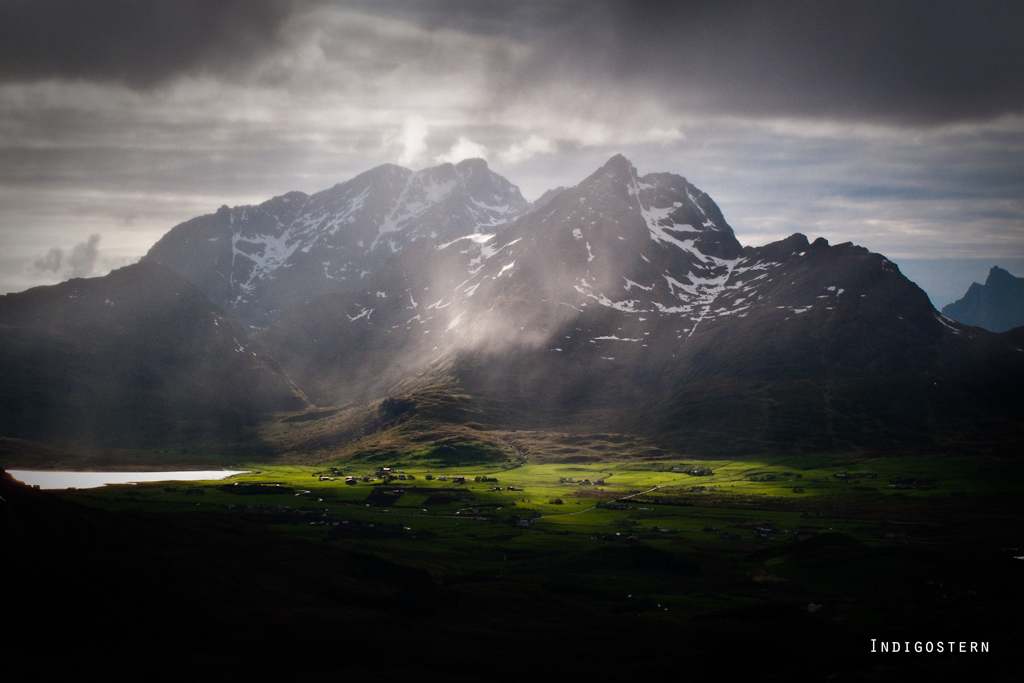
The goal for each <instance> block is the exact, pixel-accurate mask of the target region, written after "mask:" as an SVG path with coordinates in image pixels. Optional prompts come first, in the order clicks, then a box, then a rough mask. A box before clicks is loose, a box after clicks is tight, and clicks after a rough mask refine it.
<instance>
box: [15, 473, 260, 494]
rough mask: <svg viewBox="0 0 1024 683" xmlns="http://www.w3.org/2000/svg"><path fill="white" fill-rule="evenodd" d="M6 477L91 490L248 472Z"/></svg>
mask: <svg viewBox="0 0 1024 683" xmlns="http://www.w3.org/2000/svg"><path fill="white" fill-rule="evenodd" d="M7 472H8V474H10V475H11V476H12V477H14V478H15V479H17V480H18V481H21V482H24V483H26V484H28V485H29V486H39V488H41V489H68V488H76V489H94V488H97V487H100V486H106V485H107V484H137V483H140V482H147V481H211V480H218V479H227V478H228V477H233V476H234V475H236V474H246V473H247V472H248V470H207V471H202V472H200V471H193V472H33V471H29V470H8V471H7Z"/></svg>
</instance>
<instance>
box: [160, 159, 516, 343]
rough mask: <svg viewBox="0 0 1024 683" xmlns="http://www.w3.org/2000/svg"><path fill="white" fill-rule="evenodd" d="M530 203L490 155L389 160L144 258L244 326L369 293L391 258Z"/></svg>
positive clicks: (164, 243) (232, 215)
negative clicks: (420, 165)
mask: <svg viewBox="0 0 1024 683" xmlns="http://www.w3.org/2000/svg"><path fill="white" fill-rule="evenodd" d="M529 208H530V204H529V203H528V202H527V201H526V200H525V199H523V197H522V195H521V194H520V193H519V188H517V187H516V186H514V185H512V184H511V183H509V182H508V181H507V180H505V179H504V178H502V177H501V176H500V175H498V174H496V173H494V172H493V171H491V170H490V169H488V167H487V162H485V161H484V160H483V159H467V160H465V161H461V162H459V163H458V164H455V165H452V164H442V165H440V166H436V167H433V168H427V169H424V170H422V171H417V172H413V171H410V170H409V169H407V168H402V167H400V166H395V165H393V164H385V165H383V166H378V167H377V168H374V169H372V170H370V171H367V172H366V173H362V174H360V175H358V176H356V177H355V178H353V179H352V180H349V181H347V182H344V183H341V184H339V185H335V186H334V187H332V188H331V189H329V190H324V191H323V192H318V193H316V194H314V195H306V194H304V193H302V192H290V193H288V194H286V195H283V196H280V197H275V198H273V199H271V200H269V201H266V202H264V203H263V204H260V205H259V206H240V207H235V208H233V209H229V208H228V207H227V206H223V207H221V208H220V210H218V211H217V213H215V214H211V215H206V216H201V217H199V218H194V219H192V220H190V221H187V222H185V223H182V224H181V225H178V226H176V227H175V228H173V229H172V230H171V231H170V232H168V233H167V234H166V235H164V237H163V238H162V239H160V241H159V242H157V243H156V244H155V245H154V246H153V248H152V249H150V251H149V253H148V254H147V255H146V256H145V258H144V260H146V261H157V262H160V263H163V264H165V265H167V266H169V267H170V268H172V269H173V270H175V271H176V272H178V273H179V274H181V275H182V276H183V277H185V278H186V279H187V280H189V281H191V282H193V283H194V284H196V285H197V286H198V287H199V288H200V289H201V290H202V291H203V293H204V294H206V296H207V297H209V298H210V300H211V301H213V302H214V303H216V304H218V305H219V306H221V307H222V308H224V309H225V310H226V311H227V312H228V313H229V314H230V315H232V316H233V317H235V318H236V319H237V320H239V321H241V322H242V323H243V324H244V325H245V326H246V327H247V328H250V327H264V326H266V325H268V324H270V323H272V322H273V321H274V320H276V318H277V316H278V314H279V313H280V311H281V310H282V309H283V308H285V307H286V306H288V305H290V304H292V303H295V302H297V301H305V300H307V299H309V298H311V297H313V296H316V295H319V294H325V293H329V292H339V291H351V290H358V289H362V288H363V287H364V286H365V285H366V283H367V277H368V276H369V275H371V274H373V273H374V272H376V270H377V269H378V268H380V266H381V265H382V264H383V263H384V261H385V260H386V259H387V257H388V256H390V255H391V254H393V253H396V252H399V251H401V250H403V249H405V248H406V247H408V246H409V245H411V244H413V243H416V242H418V241H421V240H425V239H431V240H433V239H438V240H451V239H455V238H456V237H462V236H464V235H467V234H472V233H478V232H481V231H484V230H488V231H493V230H495V229H496V228H497V227H499V226H501V225H503V224H505V223H507V222H509V221H511V220H513V219H515V218H517V217H519V216H520V215H522V214H523V213H525V212H526V211H527V210H529Z"/></svg>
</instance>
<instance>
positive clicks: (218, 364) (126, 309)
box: [0, 263, 306, 448]
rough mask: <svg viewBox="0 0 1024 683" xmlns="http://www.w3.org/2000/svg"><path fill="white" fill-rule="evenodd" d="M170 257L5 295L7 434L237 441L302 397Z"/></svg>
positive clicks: (0, 338) (83, 442) (0, 311)
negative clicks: (168, 264) (246, 430)
mask: <svg viewBox="0 0 1024 683" xmlns="http://www.w3.org/2000/svg"><path fill="white" fill-rule="evenodd" d="M254 349H255V347H253V346H252V345H251V343H250V342H249V341H248V340H247V339H246V337H245V334H244V332H243V331H242V330H241V327H240V326H239V325H238V323H236V322H235V321H233V320H231V319H230V318H228V317H227V316H226V315H224V313H223V311H221V310H220V309H219V308H217V307H216V306H214V305H212V304H211V303H210V302H209V301H208V300H207V299H206V297H204V296H203V295H202V293H201V292H200V291H199V290H198V289H197V288H196V287H195V286H194V285H192V284H191V283H189V282H187V281H186V280H184V279H183V278H181V277H180V276H179V275H177V274H176V273H174V272H173V271H171V270H170V269H169V268H167V267H165V266H161V265H159V264H156V263H140V264H137V265H133V266H128V267H126V268H122V269H120V270H116V271H114V272H112V273H111V274H110V275H107V276H105V277H101V278H92V279H85V280H82V279H76V280H71V281H68V282H65V283H62V284H59V285H54V286H52V287H37V288H35V289H30V290H28V291H26V292H22V293H18V294H8V295H6V296H3V297H0V375H2V376H3V378H4V379H3V384H2V385H0V434H2V435H3V436H8V437H15V438H20V439H29V440H33V441H41V442H48V443H52V444H58V445H63V446H68V447H74V448H92V447H121V448H126V447H138V446H167V445H173V444H178V443H182V442H196V441H199V442H203V441H209V442H215V443H216V442H224V441H225V440H227V441H233V440H234V439H236V438H237V436H238V433H239V431H240V430H241V429H242V428H244V427H245V426H247V425H251V424H253V423H255V422H256V421H258V420H259V419H261V418H264V417H266V416H268V415H270V414H272V413H274V412H276V411H280V410H295V409H300V408H302V407H303V406H305V405H306V402H305V399H304V398H303V397H302V395H301V393H300V392H297V391H296V390H295V388H294V387H293V386H292V385H291V384H290V383H289V382H288V380H287V379H286V378H285V377H284V376H283V375H282V374H281V373H280V372H279V371H278V370H277V369H276V365H275V364H274V362H273V361H272V360H270V359H269V358H266V357H265V356H261V355H258V353H257V351H256V350H254Z"/></svg>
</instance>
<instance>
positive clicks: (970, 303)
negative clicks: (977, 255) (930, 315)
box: [942, 266, 1024, 332]
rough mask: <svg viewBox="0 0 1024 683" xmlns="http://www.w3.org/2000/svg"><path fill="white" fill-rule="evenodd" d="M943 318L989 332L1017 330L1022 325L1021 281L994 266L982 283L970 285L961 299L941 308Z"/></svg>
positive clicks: (1023, 295) (1023, 281)
mask: <svg viewBox="0 0 1024 683" xmlns="http://www.w3.org/2000/svg"><path fill="white" fill-rule="evenodd" d="M942 315H944V316H946V317H947V318H952V319H953V320H956V321H959V322H962V323H964V324H965V325H974V326H975V327H982V328H984V329H986V330H989V331H990V332H1005V331H1007V330H1010V329H1013V328H1014V327H1020V326H1021V325H1024V278H1019V277H1014V276H1013V275H1011V274H1010V273H1008V272H1007V271H1005V270H1003V269H1002V268H1000V267H998V266H993V267H992V270H990V271H989V272H988V279H987V280H985V284H983V285H979V284H978V283H977V282H975V283H973V284H972V285H971V286H970V287H969V288H968V289H967V293H966V294H964V297H963V298H962V299H960V300H959V301H956V302H954V303H951V304H949V305H948V306H945V307H944V308H943V309H942Z"/></svg>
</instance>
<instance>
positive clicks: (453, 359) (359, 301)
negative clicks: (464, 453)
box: [259, 157, 1024, 455]
mask: <svg viewBox="0 0 1024 683" xmlns="http://www.w3.org/2000/svg"><path fill="white" fill-rule="evenodd" d="M259 338H260V339H261V340H262V341H263V342H265V343H266V344H267V345H268V347H269V348H270V349H271V350H272V353H273V354H274V355H275V357H277V358H278V359H279V360H280V361H281V362H282V364H283V365H284V367H285V368H286V369H287V371H288V373H289V375H290V376H291V377H292V378H293V379H294V380H295V381H296V382H297V383H298V384H299V385H300V386H302V388H303V389H304V390H305V391H306V392H307V393H308V394H309V395H310V397H311V398H313V400H315V401H317V402H319V403H321V404H325V405H330V404H338V403H344V402H347V401H363V400H368V399H374V398H382V397H384V396H387V395H396V396H397V395H403V396H405V398H406V400H407V401H409V402H410V403H408V406H409V408H408V413H409V414H410V415H411V414H413V413H414V412H415V405H416V401H417V395H418V394H417V388H418V387H427V386H431V387H432V388H431V390H430V391H434V388H433V385H437V384H438V383H440V384H441V385H447V386H450V387H452V390H453V391H458V392H461V393H463V394H465V395H466V396H468V397H469V399H470V400H471V401H473V402H475V408H474V410H472V411H470V412H471V413H472V417H471V419H472V420H473V421H475V422H477V423H480V424H482V425H483V426H484V427H487V428H491V429H536V428H552V429H560V430H564V431H577V432H581V431H582V432H586V431H590V432H593V431H606V430H612V431H620V432H628V433H634V434H642V435H644V436H646V437H648V438H651V439H654V440H656V441H658V442H660V443H662V444H663V445H664V446H665V447H667V448H669V449H672V450H674V451H676V452H683V453H686V452H692V453H723V454H735V455H739V454H750V453H763V452H777V451H780V450H781V451H794V450H795V451H818V452H820V451H833V450H848V449H861V448H866V449H871V450H873V451H882V452H884V451H889V450H894V449H909V450H910V451H912V452H914V451H916V452H925V451H927V452H948V451H957V450H962V449H966V450H969V451H974V452H986V453H993V452H1007V451H1009V450H1011V449H1012V448H1013V447H1014V445H1015V444H1016V443H1019V439H1020V437H1021V435H1022V431H1021V427H1022V424H1021V416H1022V415H1024V400H1022V397H1021V394H1020V392H1019V391H1018V387H1019V386H1020V382H1021V381H1022V380H1024V353H1021V352H1020V351H1019V350H1018V348H1017V346H1015V345H1014V344H1013V342H1012V340H1011V339H1010V338H1009V337H1001V336H999V335H993V334H989V333H987V332H985V331H984V330H978V329H976V328H969V327H965V326H961V325H958V324H956V323H954V322H952V321H950V320H948V319H945V318H943V317H942V316H941V315H940V314H939V313H938V312H937V311H935V309H934V308H933V307H932V306H931V304H930V302H929V300H928V297H927V296H926V295H925V293H924V292H923V291H921V290H920V289H919V288H918V287H917V286H916V285H914V284H913V283H912V282H910V281H909V280H907V279H906V278H905V277H904V276H903V275H902V274H901V273H900V272H899V268H898V267H897V266H896V265H895V264H893V263H892V262H890V261H889V260H888V259H886V258H885V257H884V256H881V255H879V254H873V253H870V252H868V251H867V250H866V249H863V248H860V247H856V246H853V245H851V244H841V245H836V246H830V245H829V244H828V243H827V242H826V241H825V240H823V239H819V240H816V241H815V242H814V243H808V240H807V239H806V238H805V237H804V236H802V235H794V236H792V237H790V238H788V239H786V240H783V241H781V242H777V243H774V244H770V245H766V246H763V247H757V248H749V247H748V248H744V247H741V245H740V244H739V243H738V242H737V241H736V238H735V237H734V235H733V233H732V229H731V228H730V227H729V225H728V224H727V223H726V222H725V219H724V218H723V216H722V214H721V212H720V211H719V209H718V207H717V206H716V205H715V204H714V202H713V201H712V200H711V199H710V198H709V197H708V196H707V195H706V194H704V193H702V192H701V191H700V190H698V189H697V188H695V187H693V186H692V185H691V184H690V183H688V182H687V181H686V180H685V179H684V178H681V177H679V176H675V175H672V174H651V175H648V176H643V177H640V176H638V175H637V173H636V170H635V169H634V168H633V167H632V165H630V164H629V162H628V161H626V160H625V159H624V158H622V157H616V158H613V159H612V160H611V161H609V162H608V164H606V165H605V166H604V167H603V168H601V169H599V170H598V171H597V172H596V173H594V174H593V175H592V176H591V177H589V178H587V179H586V180H585V181H584V182H583V183H581V184H580V185H578V186H577V187H575V188H571V189H568V190H565V191H563V192H561V193H560V194H558V195H557V196H556V197H554V199H552V200H551V201H550V202H549V203H548V204H546V205H545V206H543V207H541V208H540V209H538V210H536V211H534V212H531V213H529V214H527V215H525V216H523V217H522V218H520V219H519V220H517V221H516V222H515V223H513V224H512V225H511V226H509V227H507V228H505V229H503V230H502V231H501V232H500V233H499V234H497V235H471V236H469V237H467V238H464V239H461V240H455V241H449V242H446V243H443V244H426V243H423V244H419V245H416V246H415V247H414V248H409V249H407V250H405V251H404V252H402V253H401V254H397V255H396V256H395V257H394V258H393V259H392V260H390V261H389V262H388V263H387V264H386V265H385V266H384V267H383V268H382V269H381V270H380V271H378V272H377V273H376V274H375V275H374V276H373V277H372V278H371V279H370V282H369V284H368V287H367V288H366V289H364V290H363V291H361V292H357V293H348V294H338V295H333V296H330V297H323V298H319V299H315V300H313V301H310V302H308V303H306V304H301V305H298V306H296V307H293V308H292V309H290V310H289V311H287V312H286V313H285V314H284V315H283V316H282V317H281V319H280V321H279V322H278V323H277V324H276V325H274V326H272V327H271V328H268V329H267V330H265V331H263V332H261V333H260V335H259ZM464 414H465V411H464ZM453 419H459V418H453ZM461 419H466V418H465V417H463V418H461Z"/></svg>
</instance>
